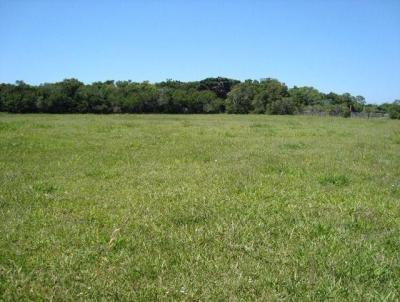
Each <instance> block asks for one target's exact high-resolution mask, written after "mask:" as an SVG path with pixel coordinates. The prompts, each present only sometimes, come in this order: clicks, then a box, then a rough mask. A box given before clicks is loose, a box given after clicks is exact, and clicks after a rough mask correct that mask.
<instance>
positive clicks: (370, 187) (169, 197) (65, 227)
mask: <svg viewBox="0 0 400 302" xmlns="http://www.w3.org/2000/svg"><path fill="white" fill-rule="evenodd" d="M0 234H1V236H0V300H2V299H3V300H5V301H8V300H18V299H22V300H29V299H31V300H41V299H46V300H51V299H52V300H71V301H72V300H73V301H76V300H118V299H119V300H136V301H152V300H153V301H154V300H188V301H209V300H213V301H214V300H220V301H221V300H230V301H243V300H260V301H271V300H272V301H274V300H301V301H304V300H321V301H325V300H327V299H332V300H338V301H342V300H358V301H368V300H382V301H384V300H386V301H393V300H398V299H399V298H400V295H399V292H400V123H399V122H398V121H391V120H387V119H370V120H367V119H343V118H329V117H322V118H321V117H304V116H262V115H246V116H232V115H191V116H190V115H107V116H104V115H103V116H102V115H8V114H0Z"/></svg>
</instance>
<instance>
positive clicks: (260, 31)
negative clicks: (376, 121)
mask: <svg viewBox="0 0 400 302" xmlns="http://www.w3.org/2000/svg"><path fill="white" fill-rule="evenodd" d="M0 37H1V46H0V82H14V81H15V80H24V81H26V82H28V83H32V84H38V83H43V82H54V81H59V80H62V79H64V78H70V77H75V78H78V79H80V80H82V81H83V82H86V83H87V82H93V81H99V80H109V79H114V80H126V79H131V80H133V81H143V80H149V81H151V82H154V81H162V80H165V79H176V80H181V81H189V80H200V79H203V78H205V77H210V76H226V77H231V78H236V79H240V80H244V79H248V78H251V79H260V78H264V77H273V78H278V79H279V80H281V81H283V82H285V83H286V84H287V85H289V86H293V85H297V86H302V85H308V86H314V87H316V88H318V89H320V90H321V91H323V92H329V91H335V92H339V93H343V92H350V93H352V94H354V95H358V94H361V95H363V96H365V97H366V99H367V101H368V102H371V103H381V102H384V101H393V100H394V99H400V0H392V1H391V0H380V1H378V0H376V1H368V0H362V1H361V0H360V1H345V0H343V1H337V0H330V1H324V0H314V1H313V0H303V1H289V0H287V1H286V0H281V1H256V0H254V1H251V0H248V1H234V0H231V1H218V0H214V1H204V0H203V1H194V0H193V1H188V0H186V1H173V0H171V1H151V0H150V1H145V0H142V1H115V0H114V1H111V0H110V1H77V0H69V1H57V0H53V1H45V0H36V1H35V0H31V1H28V0H26V1H21V0H10V1H5V0H0Z"/></svg>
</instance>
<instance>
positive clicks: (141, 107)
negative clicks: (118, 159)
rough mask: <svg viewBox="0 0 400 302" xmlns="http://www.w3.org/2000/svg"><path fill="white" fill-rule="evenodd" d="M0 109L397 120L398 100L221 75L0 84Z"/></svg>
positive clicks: (399, 113)
mask: <svg viewBox="0 0 400 302" xmlns="http://www.w3.org/2000/svg"><path fill="white" fill-rule="evenodd" d="M0 111H5V112H16V113H28V112H31V113H35V112H47V113H221V112H227V113H242V114H243V113H261V114H296V113H310V112H311V113H327V114H334V115H342V116H350V115H351V113H352V112H354V113H357V112H364V113H366V114H368V116H370V115H372V114H374V113H376V112H383V113H387V114H389V115H390V117H392V118H397V119H398V118H400V101H395V102H393V103H385V104H383V105H381V106H376V105H370V104H366V103H365V99H364V97H362V96H352V95H351V94H349V93H344V94H337V93H334V92H330V93H327V94H324V93H322V92H320V91H318V90H317V89H315V88H313V87H297V86H294V87H293V88H288V87H287V86H286V85H285V84H284V83H282V82H280V81H278V80H276V79H272V78H265V79H261V80H259V81H256V80H245V81H243V82H241V81H238V80H234V79H228V78H223V77H217V78H207V79H204V80H201V81H198V82H180V81H174V80H170V79H169V80H166V81H164V82H160V83H154V84H152V83H149V82H147V81H145V82H142V83H136V82H132V81H116V82H115V81H105V82H94V83H92V84H84V83H82V82H80V81H79V80H77V79H65V80H63V81H61V82H57V83H44V84H41V85H38V86H33V85H28V84H26V83H24V82H23V81H17V82H16V83H15V84H0Z"/></svg>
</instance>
